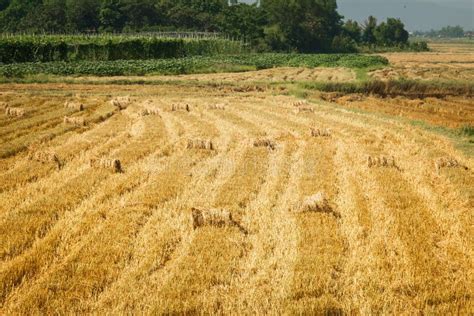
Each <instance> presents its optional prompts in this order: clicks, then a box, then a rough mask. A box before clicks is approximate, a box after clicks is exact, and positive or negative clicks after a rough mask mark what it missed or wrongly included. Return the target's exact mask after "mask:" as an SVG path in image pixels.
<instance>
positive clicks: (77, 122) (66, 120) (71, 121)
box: [64, 116, 86, 126]
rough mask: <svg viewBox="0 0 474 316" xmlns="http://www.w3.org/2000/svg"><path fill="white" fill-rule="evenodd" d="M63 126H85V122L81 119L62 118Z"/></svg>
mask: <svg viewBox="0 0 474 316" xmlns="http://www.w3.org/2000/svg"><path fill="white" fill-rule="evenodd" d="M64 124H71V125H75V126H86V121H85V120H84V118H83V117H69V116H65V117H64Z"/></svg>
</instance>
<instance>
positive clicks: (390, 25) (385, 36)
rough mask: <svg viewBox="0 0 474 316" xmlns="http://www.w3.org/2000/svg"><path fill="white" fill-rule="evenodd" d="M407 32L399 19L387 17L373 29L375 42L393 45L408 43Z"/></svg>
mask: <svg viewBox="0 0 474 316" xmlns="http://www.w3.org/2000/svg"><path fill="white" fill-rule="evenodd" d="M408 37H409V34H408V32H407V31H406V30H405V25H404V24H403V23H402V21H400V19H395V18H388V19H387V22H382V23H381V24H380V25H379V26H378V27H377V28H376V29H375V38H376V39H377V44H381V45H386V46H394V45H405V44H407V43H408Z"/></svg>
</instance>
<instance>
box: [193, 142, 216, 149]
mask: <svg viewBox="0 0 474 316" xmlns="http://www.w3.org/2000/svg"><path fill="white" fill-rule="evenodd" d="M187 149H203V150H215V149H216V147H215V146H214V143H213V142H212V140H209V139H189V140H188V145H187Z"/></svg>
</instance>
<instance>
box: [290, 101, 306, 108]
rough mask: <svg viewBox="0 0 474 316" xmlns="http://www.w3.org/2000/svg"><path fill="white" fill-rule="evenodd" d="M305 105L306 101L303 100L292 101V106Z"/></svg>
mask: <svg viewBox="0 0 474 316" xmlns="http://www.w3.org/2000/svg"><path fill="white" fill-rule="evenodd" d="M305 105H308V102H306V101H305V100H300V101H296V102H293V103H292V106H293V107H296V108H297V107H301V106H305Z"/></svg>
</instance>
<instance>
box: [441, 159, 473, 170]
mask: <svg viewBox="0 0 474 316" xmlns="http://www.w3.org/2000/svg"><path fill="white" fill-rule="evenodd" d="M435 168H436V171H437V172H438V173H439V171H440V170H441V169H443V168H462V169H464V170H469V168H468V167H466V166H464V165H463V164H461V163H460V162H459V161H457V160H456V159H455V158H452V157H443V158H439V159H438V160H436V162H435Z"/></svg>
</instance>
